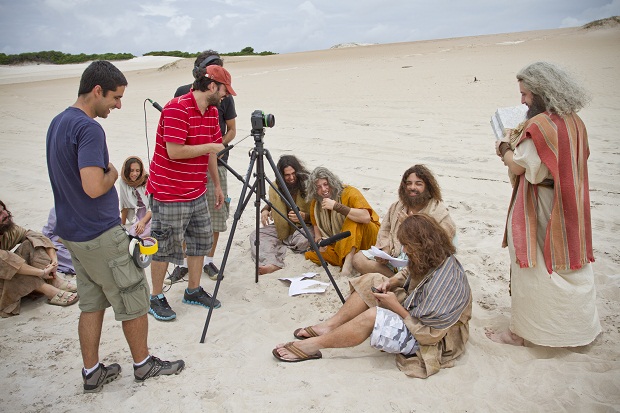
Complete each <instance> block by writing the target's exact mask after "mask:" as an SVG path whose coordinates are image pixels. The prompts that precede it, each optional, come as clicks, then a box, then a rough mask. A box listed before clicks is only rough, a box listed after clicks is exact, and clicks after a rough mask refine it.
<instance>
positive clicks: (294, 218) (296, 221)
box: [288, 211, 306, 224]
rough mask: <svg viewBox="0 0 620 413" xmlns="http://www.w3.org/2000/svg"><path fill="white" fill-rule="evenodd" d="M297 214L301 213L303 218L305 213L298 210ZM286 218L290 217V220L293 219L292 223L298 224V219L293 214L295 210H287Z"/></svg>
mask: <svg viewBox="0 0 620 413" xmlns="http://www.w3.org/2000/svg"><path fill="white" fill-rule="evenodd" d="M299 215H301V219H303V220H305V219H306V217H305V214H304V213H303V212H301V211H299ZM288 219H290V220H291V221H293V222H294V223H296V224H298V223H299V219H298V218H297V215H296V214H295V211H288Z"/></svg>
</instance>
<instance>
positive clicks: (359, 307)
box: [299, 292, 368, 337]
mask: <svg viewBox="0 0 620 413" xmlns="http://www.w3.org/2000/svg"><path fill="white" fill-rule="evenodd" d="M366 310H368V306H367V305H366V303H365V302H364V300H362V297H360V295H359V294H358V293H357V292H353V294H351V295H350V296H349V298H347V301H345V302H344V304H343V305H342V307H340V309H339V310H338V312H336V314H334V315H333V316H332V317H330V318H329V319H327V320H325V321H323V322H322V323H319V324H316V325H314V326H312V329H313V330H314V331H315V332H316V333H317V334H318V335H320V336H321V335H323V334H326V333H328V332H330V331H332V330H333V329H335V328H337V327H339V326H341V325H343V324H344V323H346V322H348V321H351V320H353V319H354V318H355V317H357V316H358V315H360V314H362V313H364V312H365V311H366ZM299 335H300V336H302V337H310V336H309V335H308V334H307V333H306V331H305V330H301V331H300V332H299Z"/></svg>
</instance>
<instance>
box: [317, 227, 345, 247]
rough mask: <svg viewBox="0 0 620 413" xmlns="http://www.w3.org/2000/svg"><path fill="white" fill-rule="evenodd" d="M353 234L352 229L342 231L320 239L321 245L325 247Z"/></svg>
mask: <svg viewBox="0 0 620 413" xmlns="http://www.w3.org/2000/svg"><path fill="white" fill-rule="evenodd" d="M350 236H351V231H345V232H341V233H340V234H336V235H332V236H331V237H328V238H325V239H322V240H321V241H319V244H318V245H319V247H325V246H327V245H330V244H333V243H335V242H338V241H340V240H341V239H344V238H347V237H350Z"/></svg>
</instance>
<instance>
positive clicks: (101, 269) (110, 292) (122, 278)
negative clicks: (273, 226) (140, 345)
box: [63, 225, 150, 321]
mask: <svg viewBox="0 0 620 413" xmlns="http://www.w3.org/2000/svg"><path fill="white" fill-rule="evenodd" d="M63 244H65V246H66V247H67V249H68V250H69V252H70V253H71V260H72V261H73V266H74V267H75V272H76V279H77V288H78V294H79V296H80V301H79V306H80V310H81V311H83V312H85V313H92V312H96V311H101V310H105V309H106V308H108V307H110V306H112V309H113V310H114V317H115V318H116V320H118V321H126V320H133V319H135V318H138V317H140V316H142V315H144V314H146V313H147V311H148V309H149V305H150V302H149V285H148V282H147V281H146V277H145V275H144V270H143V269H142V268H138V267H136V265H135V264H134V262H133V259H132V258H131V256H130V255H129V237H127V233H126V232H125V230H124V229H123V227H121V226H120V225H118V226H115V227H113V228H111V229H109V230H107V231H106V232H104V233H103V234H101V235H99V236H98V237H97V238H95V239H92V240H90V241H85V242H72V241H65V240H63Z"/></svg>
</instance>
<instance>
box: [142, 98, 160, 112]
mask: <svg viewBox="0 0 620 413" xmlns="http://www.w3.org/2000/svg"><path fill="white" fill-rule="evenodd" d="M146 100H148V101H149V102H151V105H153V107H154V108H155V109H157V110H158V111H160V112H161V111H162V110H164V108H162V107H161V105H160V104H159V103H157V102H153V101H152V100H151V99H149V98H146Z"/></svg>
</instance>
